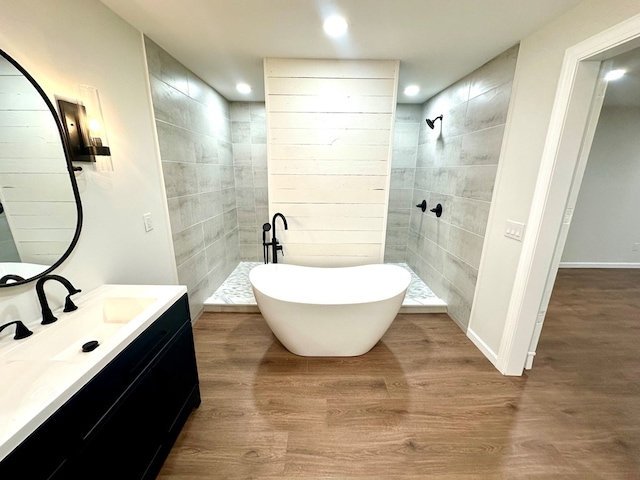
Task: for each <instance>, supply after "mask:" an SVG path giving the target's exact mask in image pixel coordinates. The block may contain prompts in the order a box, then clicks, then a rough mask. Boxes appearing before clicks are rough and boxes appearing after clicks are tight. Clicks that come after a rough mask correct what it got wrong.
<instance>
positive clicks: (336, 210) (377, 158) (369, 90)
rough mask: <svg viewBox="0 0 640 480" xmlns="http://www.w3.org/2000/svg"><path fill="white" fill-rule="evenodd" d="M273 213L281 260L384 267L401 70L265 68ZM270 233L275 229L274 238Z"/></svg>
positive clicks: (377, 66)
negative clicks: (281, 218)
mask: <svg viewBox="0 0 640 480" xmlns="http://www.w3.org/2000/svg"><path fill="white" fill-rule="evenodd" d="M264 68H265V93H266V118H267V157H268V182H269V213H270V214H271V215H273V214H274V213H276V212H281V213H282V214H284V215H285V216H286V218H287V221H288V226H289V230H288V231H287V232H285V231H284V229H283V227H282V225H281V224H280V221H278V226H277V228H278V234H277V238H278V239H279V240H280V243H282V244H283V246H284V254H285V257H284V259H283V260H281V261H285V262H291V263H296V264H298V265H322V266H342V265H358V264H366V263H381V262H382V261H383V258H384V238H385V228H386V220H387V208H388V200H389V174H390V170H391V167H390V165H391V140H392V135H393V118H394V115H395V105H396V94H397V84H398V69H399V62H397V61H393V60H305V59H274V58H269V59H265V62H264ZM272 232H273V230H272Z"/></svg>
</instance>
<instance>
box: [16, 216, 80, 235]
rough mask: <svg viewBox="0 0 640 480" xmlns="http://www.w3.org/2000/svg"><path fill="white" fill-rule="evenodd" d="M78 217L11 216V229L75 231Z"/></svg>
mask: <svg viewBox="0 0 640 480" xmlns="http://www.w3.org/2000/svg"><path fill="white" fill-rule="evenodd" d="M76 222H77V218H76V215H73V216H70V215H13V214H12V215H11V229H12V230H13V229H20V230H28V229H32V228H45V229H52V228H72V229H73V230H74V231H75V228H76Z"/></svg>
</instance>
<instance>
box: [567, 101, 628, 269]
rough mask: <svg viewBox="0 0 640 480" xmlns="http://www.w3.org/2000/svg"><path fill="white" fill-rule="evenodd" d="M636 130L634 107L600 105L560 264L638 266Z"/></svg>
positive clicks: (571, 265) (577, 265) (573, 265)
mask: <svg viewBox="0 0 640 480" xmlns="http://www.w3.org/2000/svg"><path fill="white" fill-rule="evenodd" d="M638 132H640V108H631V107H605V108H603V109H602V112H601V114H600V118H599V120H598V127H597V129H596V134H595V137H594V139H593V145H592V146H591V152H590V153H589V160H588V162H587V169H586V171H585V173H584V178H583V180H582V185H581V186H580V193H579V195H578V203H577V204H576V207H575V211H574V213H573V220H572V222H571V228H570V230H569V236H568V237H567V242H566V244H565V247H564V251H563V253H562V264H561V266H565V267H602V266H607V265H609V266H614V267H615V266H623V265H624V266H639V265H640V248H638V247H640V245H638V246H637V247H635V248H636V250H635V251H634V250H633V248H634V244H639V243H640V209H638V205H640V135H638Z"/></svg>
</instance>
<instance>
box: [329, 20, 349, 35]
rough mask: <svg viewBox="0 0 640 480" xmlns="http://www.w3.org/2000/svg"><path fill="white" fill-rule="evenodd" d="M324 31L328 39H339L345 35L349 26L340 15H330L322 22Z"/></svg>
mask: <svg viewBox="0 0 640 480" xmlns="http://www.w3.org/2000/svg"><path fill="white" fill-rule="evenodd" d="M323 27H324V31H325V33H326V34H327V35H329V36H330V37H341V36H342V35H344V34H345V33H347V28H348V27H349V25H348V24H347V21H346V20H345V19H344V18H343V17H341V16H340V15H332V16H331V17H329V18H327V19H326V20H325V21H324V25H323Z"/></svg>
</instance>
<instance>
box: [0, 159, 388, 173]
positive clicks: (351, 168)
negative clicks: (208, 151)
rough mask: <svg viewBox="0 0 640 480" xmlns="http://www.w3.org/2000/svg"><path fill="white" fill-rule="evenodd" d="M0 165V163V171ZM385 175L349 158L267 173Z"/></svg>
mask: <svg viewBox="0 0 640 480" xmlns="http://www.w3.org/2000/svg"><path fill="white" fill-rule="evenodd" d="M1 171H2V166H1V165H0V172H1ZM353 172H358V174H360V175H387V174H388V166H387V162H384V161H379V160H378V161H366V160H358V161H350V160H272V161H271V163H270V164H269V173H270V174H272V175H295V174H298V175H346V174H353Z"/></svg>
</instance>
